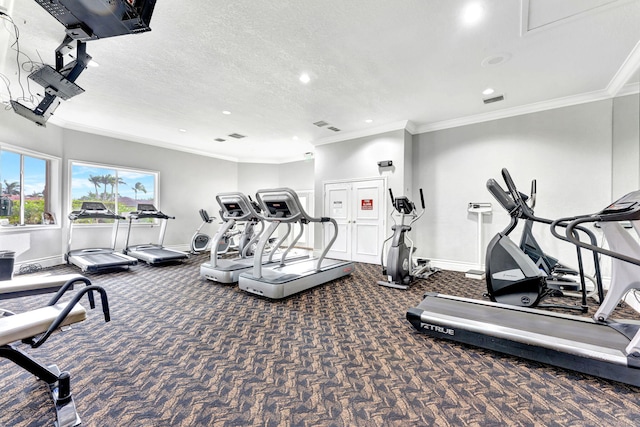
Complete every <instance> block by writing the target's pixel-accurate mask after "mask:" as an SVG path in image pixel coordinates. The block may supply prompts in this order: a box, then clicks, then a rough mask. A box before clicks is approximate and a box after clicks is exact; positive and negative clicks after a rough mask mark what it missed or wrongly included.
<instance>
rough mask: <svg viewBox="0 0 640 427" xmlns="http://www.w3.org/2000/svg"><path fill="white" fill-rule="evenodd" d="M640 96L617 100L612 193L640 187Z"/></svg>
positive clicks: (614, 122)
mask: <svg viewBox="0 0 640 427" xmlns="http://www.w3.org/2000/svg"><path fill="white" fill-rule="evenodd" d="M638 135H640V95H638V94H635V95H629V96H623V97H620V98H615V99H614V100H613V132H612V138H613V170H612V180H613V182H612V194H613V197H620V196H622V195H624V194H626V193H628V192H630V191H634V190H637V189H638V188H640V137H639V136H638Z"/></svg>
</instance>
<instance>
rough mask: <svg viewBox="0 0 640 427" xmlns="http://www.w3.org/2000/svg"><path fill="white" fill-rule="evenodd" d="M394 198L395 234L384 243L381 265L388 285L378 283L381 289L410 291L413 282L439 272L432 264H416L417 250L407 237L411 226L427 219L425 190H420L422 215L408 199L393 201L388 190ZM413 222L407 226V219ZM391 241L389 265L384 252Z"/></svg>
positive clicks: (424, 262)
mask: <svg viewBox="0 0 640 427" xmlns="http://www.w3.org/2000/svg"><path fill="white" fill-rule="evenodd" d="M389 195H390V196H391V204H392V206H393V210H392V211H391V214H390V215H389V216H390V217H391V220H392V221H393V226H391V230H392V231H393V234H392V235H391V236H389V237H388V238H387V239H386V240H385V241H384V242H383V243H382V250H381V252H380V265H381V266H382V274H384V275H386V276H387V280H386V281H383V280H381V281H378V285H381V286H387V287H389V288H396V289H409V285H410V284H411V282H413V280H414V279H416V278H417V279H426V278H427V277H429V276H431V275H432V274H434V273H437V272H438V271H439V270H438V269H437V268H433V267H431V265H430V263H429V260H424V259H423V260H419V261H415V260H414V259H413V253H414V252H415V250H416V248H415V247H414V246H413V240H411V239H410V238H409V236H408V235H407V233H408V232H409V231H411V226H412V225H413V223H415V222H416V221H417V220H419V219H420V217H422V215H424V212H425V205H424V196H423V194H422V188H421V189H420V201H421V203H422V212H420V213H419V214H418V213H417V212H416V206H415V204H414V203H413V202H412V201H411V200H409V198H408V197H406V196H401V197H396V198H394V197H393V191H391V189H389ZM394 213H397V214H399V215H400V223H399V224H398V222H397V221H396V218H395V217H394ZM407 217H408V218H410V222H409V224H407V225H405V219H406V218H407ZM405 239H406V240H407V241H409V246H407V244H406V243H405ZM389 240H391V246H390V247H389V252H388V254H387V265H386V266H385V264H384V248H385V246H386V244H387V242H388V241H389Z"/></svg>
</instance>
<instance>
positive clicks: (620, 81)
mask: <svg viewBox="0 0 640 427" xmlns="http://www.w3.org/2000/svg"><path fill="white" fill-rule="evenodd" d="M638 70H640V41H639V42H638V43H637V44H636V45H635V46H634V47H633V49H631V52H630V53H629V55H628V56H627V58H626V59H625V60H624V62H623V63H622V65H621V66H620V68H619V69H618V71H617V72H616V74H615V75H614V76H613V78H612V79H611V81H610V82H609V84H608V85H607V92H608V93H609V95H611V96H612V97H613V96H619V95H620V92H621V91H622V90H623V88H625V87H626V86H628V85H627V83H628V82H629V79H631V77H632V76H633V74H634V73H635V72H636V71H638ZM633 84H635V85H636V86H637V85H638V83H637V82H635V83H633ZM633 84H632V85H633Z"/></svg>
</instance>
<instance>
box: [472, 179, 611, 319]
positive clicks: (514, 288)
mask: <svg viewBox="0 0 640 427" xmlns="http://www.w3.org/2000/svg"><path fill="white" fill-rule="evenodd" d="M502 177H503V178H504V181H505V183H506V184H507V188H508V190H509V192H507V191H505V190H504V189H503V188H502V187H501V186H500V184H498V183H497V182H496V181H495V180H494V179H490V180H489V181H487V189H488V190H489V192H490V193H491V194H492V195H493V196H494V197H495V198H496V200H497V201H498V202H499V203H500V204H501V205H502V207H503V208H504V209H505V210H506V211H507V212H509V215H510V216H511V221H510V222H509V225H507V227H506V228H505V229H504V230H503V231H501V232H500V233H498V234H497V235H496V236H495V237H494V238H493V239H492V240H491V242H489V245H488V246H487V254H486V263H485V265H486V278H487V294H486V296H488V297H489V298H490V299H491V301H494V302H500V303H504V304H511V305H518V306H524V307H536V306H538V307H547V308H550V307H553V308H565V309H575V310H580V311H582V312H586V311H587V310H588V307H587V290H586V284H585V275H584V269H583V265H582V256H581V252H580V249H579V248H578V250H577V256H578V265H579V272H578V276H579V283H578V282H574V281H570V280H566V278H563V277H561V274H557V275H555V276H554V275H551V274H549V273H547V272H546V271H545V270H544V269H543V268H542V267H541V265H540V264H538V263H536V262H534V261H533V260H532V258H531V257H530V254H527V253H525V251H524V250H523V249H521V248H520V247H518V246H517V245H516V244H515V243H514V242H513V241H512V240H511V239H510V238H509V234H510V233H511V232H512V231H513V230H514V229H515V228H516V226H517V224H518V219H520V218H522V219H526V220H527V221H536V222H542V223H551V222H552V221H549V220H545V219H543V218H538V217H536V216H534V215H533V211H532V210H531V208H530V206H529V205H527V203H526V199H527V197H526V195H524V194H522V193H520V192H519V191H518V189H517V188H516V186H515V184H514V182H513V180H512V179H511V175H510V174H509V172H508V171H507V169H502ZM533 190H534V191H533V193H534V192H535V184H534V188H533ZM547 221H548V222H547ZM530 227H531V224H529V230H528V232H525V235H523V243H527V241H528V242H529V243H531V241H533V242H535V239H534V238H533V234H531V228H530ZM576 230H579V231H580V232H581V233H584V234H586V235H587V236H588V237H589V239H590V240H591V242H592V243H597V241H596V238H595V236H594V235H593V233H591V232H590V231H589V230H587V229H586V228H582V227H577V228H576ZM576 232H577V231H576ZM536 246H537V249H536V251H535V252H536V254H537V255H539V256H543V255H544V253H543V252H542V250H541V249H540V247H539V245H537V243H536ZM534 255H535V254H534ZM594 265H595V268H596V284H597V286H596V287H597V289H598V291H599V292H600V293H601V292H602V281H601V277H600V265H599V259H598V257H597V255H596V254H594ZM567 270H570V269H567ZM563 274H564V273H563ZM573 286H575V287H576V288H577V289H578V290H579V291H580V295H581V297H582V303H581V305H559V304H541V303H540V302H541V300H542V299H543V298H545V297H549V296H563V295H564V294H563V290H564V289H574V288H573Z"/></svg>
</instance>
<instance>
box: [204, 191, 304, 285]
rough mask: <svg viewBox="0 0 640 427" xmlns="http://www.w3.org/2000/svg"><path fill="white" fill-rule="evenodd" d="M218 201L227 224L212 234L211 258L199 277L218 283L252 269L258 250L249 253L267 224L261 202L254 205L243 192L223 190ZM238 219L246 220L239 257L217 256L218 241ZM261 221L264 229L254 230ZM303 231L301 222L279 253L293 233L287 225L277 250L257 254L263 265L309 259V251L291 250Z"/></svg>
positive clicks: (276, 244) (230, 280)
mask: <svg viewBox="0 0 640 427" xmlns="http://www.w3.org/2000/svg"><path fill="white" fill-rule="evenodd" d="M216 200H217V201H218V204H219V205H220V215H221V217H222V219H223V220H224V223H223V224H222V226H221V227H220V228H219V229H218V232H217V233H216V235H215V236H214V237H213V243H212V249H211V259H210V261H209V262H207V263H204V264H202V265H201V266H200V276H201V277H203V278H205V279H207V280H212V281H214V282H219V283H236V282H237V281H238V278H239V277H240V274H241V273H243V272H245V271H248V270H250V269H251V268H253V264H254V258H255V257H256V253H252V252H250V249H251V248H252V247H253V245H254V244H255V243H256V241H258V239H259V238H260V236H261V234H262V232H263V231H264V223H263V220H262V219H261V218H260V217H259V216H258V212H257V211H258V210H259V209H260V207H259V206H258V205H254V203H255V202H253V201H251V200H250V199H249V198H248V197H247V196H246V195H245V194H243V193H239V192H232V193H221V194H218V195H217V196H216ZM238 222H246V225H245V228H244V231H243V232H242V235H241V236H240V239H239V240H240V243H242V244H241V245H239V246H240V247H241V249H240V251H239V256H238V257H236V258H218V255H219V254H220V252H219V250H218V249H219V245H218V243H219V242H220V241H221V240H222V239H223V238H224V236H225V234H226V233H227V232H228V231H229V230H230V229H232V228H233V227H234V226H235V225H236V223H238ZM258 222H261V223H262V224H263V225H262V229H261V231H260V232H258V233H254V232H253V230H254V227H255V226H256V224H257V223H258ZM303 231H304V229H303V225H302V224H301V228H300V233H299V234H298V235H297V236H296V238H295V239H294V240H293V242H292V243H291V244H290V245H289V246H288V248H287V250H286V251H284V252H283V253H280V254H277V251H276V250H277V248H279V247H280V245H281V244H282V242H284V240H285V239H286V238H287V237H288V236H289V234H290V233H291V224H287V231H286V233H285V234H284V235H283V236H281V237H280V238H279V239H277V241H276V243H275V244H274V246H273V248H274V249H273V250H271V251H269V252H268V253H264V252H263V253H261V254H260V256H259V257H258V259H260V260H261V261H260V262H261V264H265V265H274V264H281V263H284V262H285V261H292V260H296V259H304V258H308V254H301V253H298V252H291V249H292V248H293V247H294V246H295V244H296V243H297V242H298V240H299V239H300V236H302V233H303ZM271 241H273V239H271ZM249 254H250V255H249Z"/></svg>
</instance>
